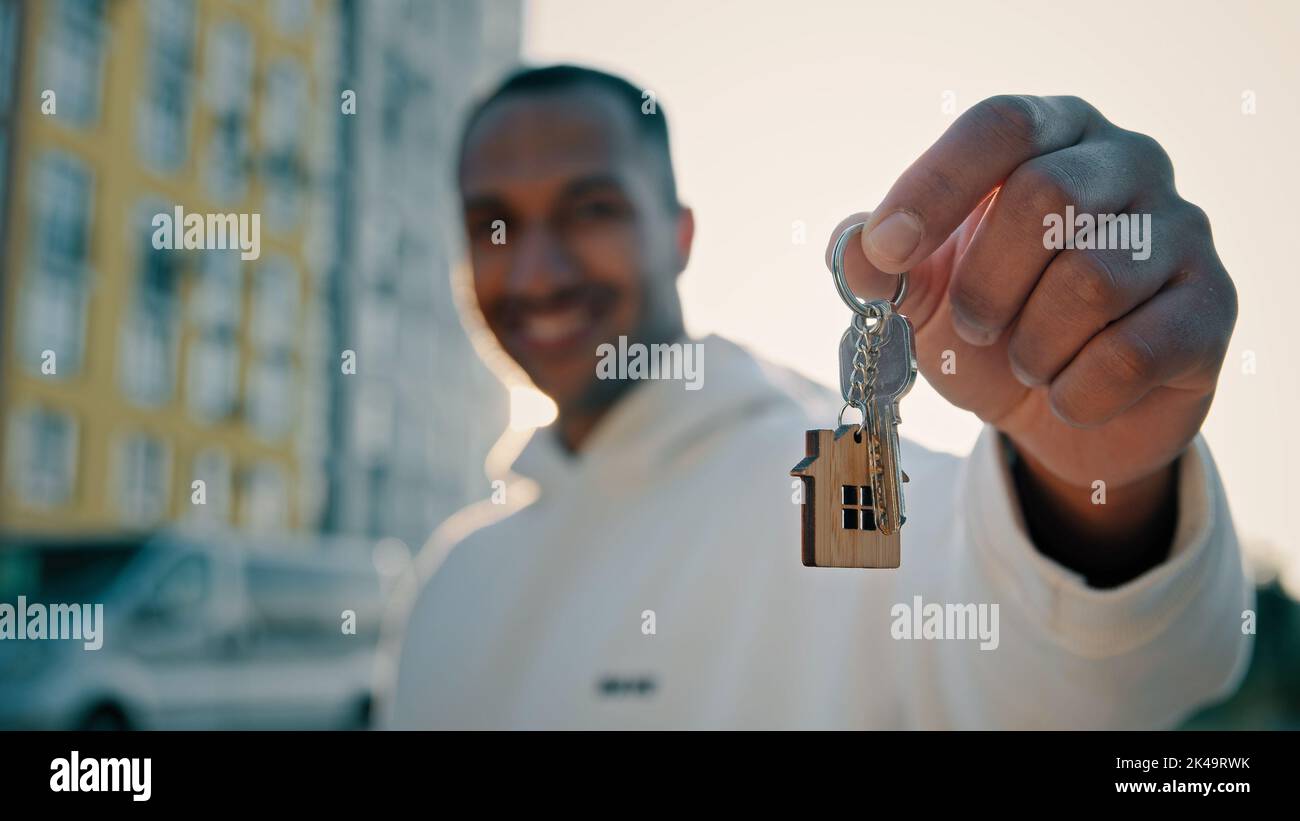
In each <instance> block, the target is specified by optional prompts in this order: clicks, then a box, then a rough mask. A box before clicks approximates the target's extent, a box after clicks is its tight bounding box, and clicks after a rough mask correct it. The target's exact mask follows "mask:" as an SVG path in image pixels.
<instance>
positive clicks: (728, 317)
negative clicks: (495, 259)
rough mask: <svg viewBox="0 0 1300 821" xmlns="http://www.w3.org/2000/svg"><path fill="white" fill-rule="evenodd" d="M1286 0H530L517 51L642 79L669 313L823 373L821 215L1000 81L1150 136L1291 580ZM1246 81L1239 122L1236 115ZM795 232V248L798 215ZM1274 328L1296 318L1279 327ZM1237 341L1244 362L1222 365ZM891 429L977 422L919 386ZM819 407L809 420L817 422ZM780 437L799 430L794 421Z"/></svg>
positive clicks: (876, 194)
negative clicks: (1213, 307) (657, 109)
mask: <svg viewBox="0 0 1300 821" xmlns="http://www.w3.org/2000/svg"><path fill="white" fill-rule="evenodd" d="M1297 43H1300V4H1295V3H1290V2H1283V1H1282V0H1278V1H1277V2H1272V3H1263V2H1247V3H1232V4H1216V3H1209V2H1160V3H1132V2H1090V3H1084V4H1070V5H1066V4H1052V3H1042V2H1036V3H1032V2H989V3H970V2H956V1H954V2H926V3H866V2H829V1H825V2H819V1H818V0H804V1H803V2H798V3H790V2H786V1H785V0H755V1H754V2H718V1H717V0H710V2H700V0H656V2H654V3H645V2H631V1H630V0H533V2H531V3H530V4H529V5H528V7H527V9H526V17H525V33H524V55H525V59H526V60H529V61H531V62H549V61H558V60H564V61H574V62H582V63H589V64H593V65H596V66H598V67H602V68H606V69H610V70H613V71H615V72H617V73H621V74H625V75H626V76H628V77H629V79H631V80H632V81H633V82H635V83H638V84H640V85H643V86H644V87H645V88H647V89H650V90H653V91H654V92H655V94H656V96H657V98H658V100H659V101H660V102H661V103H662V104H663V106H664V110H665V111H666V113H667V115H668V119H669V123H670V126H671V129H672V138H673V140H674V151H675V159H676V163H677V172H678V178H679V185H680V188H681V192H682V197H683V199H684V201H686V202H687V203H689V204H690V205H691V206H692V207H693V208H694V209H695V215H696V223H697V233H696V242H695V249H694V253H693V256H692V260H691V264H690V267H689V268H688V270H687V272H686V274H685V276H684V277H683V280H682V286H681V291H682V297H683V301H684V303H685V308H686V317H687V323H688V326H689V328H690V330H691V331H692V332H694V333H696V334H704V333H711V332H716V333H720V334H723V335H725V336H728V337H731V338H733V339H736V340H738V341H741V342H743V343H745V344H747V345H748V346H750V347H751V348H753V349H754V350H756V351H757V352H759V353H760V354H762V355H764V356H766V357H768V358H770V359H773V360H776V361H779V362H782V363H784V364H787V365H790V366H792V367H794V368H797V369H799V370H801V371H803V372H805V373H807V374H809V375H811V376H813V377H814V378H817V379H819V380H820V381H823V382H825V383H827V384H835V380H836V375H835V374H836V368H837V362H836V343H837V342H838V339H839V335H840V333H841V332H842V331H843V329H844V327H845V326H846V325H847V323H848V319H849V312H848V309H847V308H845V306H844V304H843V303H842V302H841V301H840V299H839V296H838V295H837V294H836V292H835V289H834V287H833V285H832V284H831V279H830V275H829V274H828V273H827V272H826V270H825V267H824V265H823V263H822V253H823V249H824V245H825V242H826V238H827V236H828V234H829V232H830V231H831V229H832V228H833V227H834V226H835V223H836V222H838V221H839V220H840V219H841V218H843V217H845V216H847V215H848V214H850V213H852V212H854V211H859V210H869V209H872V208H874V207H875V206H876V204H877V203H878V202H879V200H880V198H881V197H882V196H883V195H884V193H885V192H886V190H888V188H889V186H890V184H891V183H892V182H893V180H894V179H895V177H896V176H897V175H898V174H899V173H900V172H901V171H902V170H903V169H904V168H906V167H907V165H908V164H910V163H911V161H912V160H913V159H915V157H916V156H917V155H918V154H920V153H921V152H922V151H923V150H924V149H925V148H926V147H928V146H929V145H930V144H931V143H932V142H933V141H934V140H935V139H936V138H937V137H938V136H939V135H940V134H941V133H942V132H943V130H944V129H945V128H946V127H947V126H948V125H949V124H950V123H951V122H952V120H953V119H954V118H955V114H949V113H946V112H945V111H944V110H943V106H942V103H943V101H944V99H945V94H948V95H950V98H951V97H955V100H956V111H957V113H960V112H961V111H963V110H965V109H966V108H967V107H969V106H970V105H972V104H974V103H976V102H978V101H979V100H980V99H982V98H984V97H987V96H990V95H993V94H999V93H1028V94H1077V95H1079V96H1081V97H1083V98H1085V99H1087V100H1089V101H1090V102H1092V103H1093V104H1094V105H1096V106H1097V107H1098V108H1099V109H1100V110H1101V111H1102V113H1103V114H1105V115H1106V116H1107V117H1108V118H1109V119H1110V120H1111V121H1113V122H1115V123H1117V124H1119V125H1122V126H1124V127H1125V128H1130V129H1133V130H1137V131H1143V132H1145V133H1147V134H1150V135H1151V136H1153V137H1155V138H1156V139H1157V140H1159V141H1160V142H1161V143H1162V144H1163V145H1164V146H1165V148H1166V150H1167V151H1168V152H1169V154H1170V156H1171V157H1172V158H1173V161H1174V166H1175V168H1176V170H1177V183H1178V188H1179V191H1180V192H1181V193H1182V195H1183V196H1184V197H1185V198H1187V199H1189V200H1191V201H1193V202H1195V203H1197V204H1199V205H1200V206H1202V207H1203V208H1204V209H1205V210H1206V211H1207V212H1208V213H1209V215H1210V218H1211V221H1212V222H1213V225H1214V235H1215V240H1216V243H1217V246H1218V249H1219V254H1220V257H1221V258H1222V259H1223V261H1224V264H1225V265H1226V266H1227V268H1228V270H1229V272H1230V273H1231V274H1232V275H1233V278H1234V280H1235V281H1236V283H1237V287H1238V291H1239V293H1240V317H1239V319H1238V322H1237V329H1236V333H1235V336H1234V339H1233V344H1232V348H1231V350H1230V351H1229V354H1228V359H1227V362H1226V364H1225V366H1224V372H1223V376H1222V378H1221V380H1220V388H1219V393H1218V397H1217V399H1216V401H1215V406H1214V409H1213V410H1212V412H1211V414H1210V418H1209V420H1208V421H1207V423H1206V426H1205V435H1206V437H1207V439H1208V441H1209V443H1210V445H1211V447H1212V449H1213V451H1214V453H1215V456H1216V459H1217V460H1218V463H1219V466H1220V469H1221V471H1222V473H1223V475H1224V479H1225V481H1226V483H1227V486H1228V491H1229V500H1230V503H1231V505H1232V508H1233V515H1234V518H1235V520H1236V523H1237V527H1238V530H1239V532H1240V533H1241V535H1242V537H1243V540H1244V541H1247V542H1249V543H1251V546H1252V551H1255V552H1258V551H1261V550H1265V549H1269V548H1268V545H1272V546H1273V548H1272V549H1277V548H1282V549H1283V550H1284V551H1285V553H1286V555H1287V557H1288V559H1289V561H1290V562H1291V564H1292V573H1289V574H1288V576H1289V581H1290V584H1289V585H1288V586H1289V587H1290V588H1291V590H1292V591H1293V593H1295V592H1300V539H1298V538H1297V536H1296V529H1297V525H1300V513H1298V512H1297V510H1296V509H1297V507H1300V471H1298V470H1297V468H1296V467H1295V466H1296V465H1297V464H1298V463H1300V433H1298V432H1297V428H1298V424H1297V419H1298V418H1300V414H1298V413H1297V407H1298V404H1297V403H1300V366H1297V364H1296V359H1295V355H1294V354H1293V352H1292V347H1291V345H1292V340H1293V339H1295V336H1290V337H1288V335H1287V331H1289V330H1292V329H1293V328H1294V327H1295V322H1294V318H1295V316H1296V308H1295V306H1296V305H1297V302H1298V301H1300V284H1297V275H1298V274H1300V264H1297V262H1296V258H1295V255H1294V252H1293V251H1292V246H1290V245H1289V244H1288V243H1289V241H1290V240H1291V239H1292V238H1293V237H1294V236H1295V234H1296V228H1295V227H1294V224H1293V223H1292V220H1293V218H1294V210H1293V203H1294V201H1295V192H1296V191H1297V190H1298V189H1300V170H1298V169H1300V163H1298V162H1297V160H1296V157H1295V145H1296V135H1297V134H1300V102H1298V100H1300V95H1298V94H1297V88H1296V86H1297V84H1298V83H1300V57H1298V56H1297V54H1298V53H1300V49H1297V47H1296V44H1297ZM1248 92H1253V100H1254V102H1255V107H1256V113H1254V114H1253V115H1251V114H1245V113H1243V95H1245V94H1247V93H1248ZM800 221H801V222H802V223H803V224H805V225H806V226H807V242H806V244H802V245H801V244H797V243H796V242H795V241H794V240H795V233H796V228H795V224H796V223H797V222H800ZM1293 333H1295V332H1294V331H1293ZM1249 352H1253V354H1254V358H1255V362H1256V370H1257V372H1256V373H1254V374H1247V373H1243V362H1244V357H1246V356H1248V354H1249ZM903 416H904V419H905V420H906V424H905V425H904V426H903V428H902V431H901V432H902V433H903V435H905V436H910V437H911V438H913V439H916V440H917V441H920V442H922V443H924V444H926V445H929V446H931V447H936V448H941V449H944V450H950V451H954V452H958V453H964V452H966V451H967V450H968V449H969V448H970V445H971V444H972V443H973V441H974V438H975V435H976V433H977V431H978V429H979V422H978V420H976V419H975V418H974V417H973V416H971V415H969V414H967V413H965V412H964V411H959V410H957V409H955V408H952V407H950V406H948V405H947V404H946V403H945V402H944V401H943V400H942V399H940V398H939V397H938V395H937V394H935V393H934V392H933V391H932V390H931V389H930V388H929V386H928V385H926V384H924V380H918V383H917V387H916V389H914V390H913V391H912V393H911V394H910V395H909V396H908V397H907V399H906V400H905V404H904V406H903ZM832 421H833V420H827V424H828V425H829V424H831V423H832ZM792 435H795V436H798V435H799V432H795V433H794V434H792Z"/></svg>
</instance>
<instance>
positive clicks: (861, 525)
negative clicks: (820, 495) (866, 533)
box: [840, 485, 876, 530]
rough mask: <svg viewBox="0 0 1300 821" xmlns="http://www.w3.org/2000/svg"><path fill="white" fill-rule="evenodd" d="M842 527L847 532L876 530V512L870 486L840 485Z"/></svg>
mask: <svg viewBox="0 0 1300 821" xmlns="http://www.w3.org/2000/svg"><path fill="white" fill-rule="evenodd" d="M840 503H841V504H842V505H843V507H841V508H840V516H841V522H840V526H841V527H843V528H844V529H845V530H875V529H876V512H875V510H874V509H873V507H872V504H871V486H870V485H858V486H854V485H840Z"/></svg>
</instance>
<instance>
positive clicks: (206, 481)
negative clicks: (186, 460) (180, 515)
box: [189, 448, 231, 523]
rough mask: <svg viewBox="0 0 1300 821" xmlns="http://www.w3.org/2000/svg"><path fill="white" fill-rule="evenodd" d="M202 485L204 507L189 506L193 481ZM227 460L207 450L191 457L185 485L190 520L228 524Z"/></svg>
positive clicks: (213, 449) (229, 481) (219, 451)
mask: <svg viewBox="0 0 1300 821" xmlns="http://www.w3.org/2000/svg"><path fill="white" fill-rule="evenodd" d="M195 480H201V481H202V482H203V486H204V487H203V493H204V497H205V499H204V504H201V505H196V504H193V492H194V484H193V483H194V481H195ZM230 486H231V466H230V457H229V456H228V455H227V454H226V452H225V451H223V450H221V449H220V448H208V449H206V450H203V451H200V452H199V453H198V454H197V455H196V456H195V457H194V471H193V476H192V477H191V478H190V482H189V492H190V502H191V504H190V518H191V519H193V520H195V521H202V522H214V523H216V522H222V523H224V522H229V521H230V489H231V488H230Z"/></svg>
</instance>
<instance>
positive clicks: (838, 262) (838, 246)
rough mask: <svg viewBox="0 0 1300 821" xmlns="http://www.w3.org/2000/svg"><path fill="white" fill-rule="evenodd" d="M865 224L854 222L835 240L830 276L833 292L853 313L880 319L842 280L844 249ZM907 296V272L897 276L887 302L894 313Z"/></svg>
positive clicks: (868, 302)
mask: <svg viewBox="0 0 1300 821" xmlns="http://www.w3.org/2000/svg"><path fill="white" fill-rule="evenodd" d="M864 225H866V222H855V223H853V224H852V225H850V226H849V227H848V228H845V229H844V231H843V232H842V233H841V234H840V235H839V237H838V238H837V239H836V240H835V250H834V251H833V252H832V253H831V275H832V276H833V277H834V278H835V290H837V291H839V292H840V299H843V300H844V304H845V305H848V306H849V308H851V309H852V310H853V311H854V312H855V313H859V314H862V315H863V316H865V317H869V318H871V319H880V317H879V316H878V315H877V313H876V312H875V311H873V310H872V309H871V303H870V301H868V300H863V299H859V298H858V297H857V296H856V295H855V294H854V293H853V290H852V289H851V288H849V283H848V282H846V281H845V279H844V249H845V248H846V247H847V246H848V244H849V238H850V237H852V236H853V235H854V234H857V233H859V232H861V231H862V227H863V226H864ZM906 296H907V272H906V271H904V272H903V273H901V274H899V275H898V288H897V290H895V291H894V298H893V299H891V300H889V305H890V307H892V308H893V309H894V310H895V311H897V310H898V306H900V305H902V304H903V299H904V298H905V297H906Z"/></svg>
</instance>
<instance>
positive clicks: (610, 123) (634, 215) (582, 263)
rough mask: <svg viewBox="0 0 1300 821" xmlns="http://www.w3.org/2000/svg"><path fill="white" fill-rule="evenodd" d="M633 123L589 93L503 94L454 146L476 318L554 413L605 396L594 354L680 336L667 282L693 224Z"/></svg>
mask: <svg viewBox="0 0 1300 821" xmlns="http://www.w3.org/2000/svg"><path fill="white" fill-rule="evenodd" d="M634 116H636V115H635V112H629V111H628V110H626V106H625V105H624V104H623V103H621V101H620V100H619V99H618V98H617V97H616V96H615V95H614V94H613V93H611V92H608V91H605V90H603V89H600V88H588V87H583V86H577V87H573V88H567V89H563V90H556V91H547V92H544V93H532V94H527V95H522V94H521V95H517V96H511V95H507V96H505V97H502V98H500V99H498V100H496V101H494V102H492V103H491V104H489V106H488V107H487V109H485V110H484V111H483V113H482V114H481V115H480V116H479V118H478V119H477V120H476V121H475V123H474V124H473V125H472V126H471V129H470V131H469V134H468V135H467V137H466V140H465V149H464V153H463V156H462V159H461V166H460V188H461V196H462V200H463V207H464V215H465V225H466V231H467V235H468V238H469V249H470V262H471V265H472V267H473V270H474V289H475V293H476V295H477V298H478V304H479V308H480V310H481V311H482V312H483V316H484V318H485V319H486V321H487V324H488V327H489V328H491V330H492V332H493V333H494V334H495V335H496V337H497V339H498V341H499V342H500V343H501V345H502V347H503V348H505V350H506V352H507V353H509V354H510V356H511V357H512V358H513V359H514V360H515V361H516V362H518V363H519V365H520V366H521V367H522V368H523V369H524V371H525V372H526V373H527V374H528V375H529V377H530V378H531V379H532V380H533V382H534V384H536V385H537V387H538V388H539V389H541V390H542V391H544V392H545V393H547V394H548V395H550V396H551V397H552V398H553V399H554V400H555V401H556V403H557V404H558V405H559V406H560V408H561V410H562V411H564V410H572V409H579V408H582V407H584V406H588V405H596V404H599V403H600V402H601V396H602V394H605V393H608V392H609V391H611V390H613V386H602V385H601V384H598V383H597V380H596V361H597V355H596V349H597V347H598V346H599V345H600V344H601V343H603V342H612V343H617V340H618V337H619V336H620V335H624V336H628V337H630V338H632V339H642V340H655V341H658V340H666V341H670V340H671V339H672V338H675V337H677V336H678V335H680V334H681V332H682V324H681V308H680V304H679V302H678V298H677V292H676V277H677V275H678V274H679V273H680V272H681V271H682V269H683V268H684V267H685V263H686V257H687V254H688V252H689V248H690V241H691V232H692V226H691V218H690V213H689V211H686V210H685V209H682V208H681V207H680V206H678V205H677V204H676V202H675V201H671V200H673V199H674V198H673V197H672V195H671V194H670V193H669V192H670V191H671V186H670V185H669V184H668V182H667V179H666V175H667V174H669V173H671V172H670V171H669V169H668V163H667V160H666V158H664V157H662V156H661V155H660V154H661V152H657V150H656V148H655V147H654V146H653V145H651V144H650V142H649V141H648V140H647V139H646V138H645V137H643V136H642V135H640V134H638V133H637V130H636V124H635V122H634V120H633V117H634ZM670 201H671V202H670ZM498 220H500V222H497V221H498ZM502 224H504V228H505V232H504V233H505V242H504V243H501V242H500V239H501V232H500V231H499V230H497V229H499V228H500V227H501V225H502ZM494 226H495V227H494ZM494 238H495V239H496V240H497V242H494V241H493V240H494Z"/></svg>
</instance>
